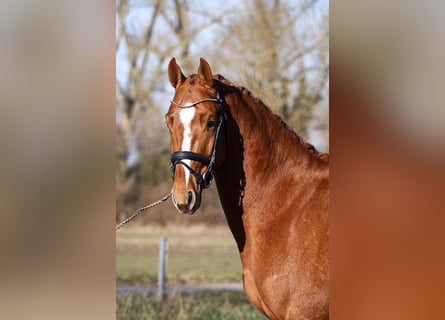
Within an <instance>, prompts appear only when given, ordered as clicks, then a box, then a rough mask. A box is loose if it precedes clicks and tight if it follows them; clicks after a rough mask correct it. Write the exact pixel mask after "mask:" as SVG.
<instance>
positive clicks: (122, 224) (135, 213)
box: [116, 192, 172, 231]
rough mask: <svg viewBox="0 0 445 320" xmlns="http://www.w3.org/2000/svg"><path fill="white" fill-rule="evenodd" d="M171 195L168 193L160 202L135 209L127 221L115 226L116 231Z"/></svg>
mask: <svg viewBox="0 0 445 320" xmlns="http://www.w3.org/2000/svg"><path fill="white" fill-rule="evenodd" d="M171 195H172V193H171V192H170V193H169V194H168V195H166V196H165V197H164V198H162V199H161V200H158V201H156V202H153V203H152V204H149V205H146V206H145V207H142V208H139V209H137V210H136V211H135V212H133V214H132V215H131V216H129V217H128V218H127V219H125V220H124V221H122V222H121V223H119V224H117V225H116V231H117V230H119V229H121V228H122V227H123V226H125V225H126V224H127V223H129V222H130V221H131V220H133V219H134V218H136V217H137V216H138V215H139V214H140V213H141V212H142V211H145V210H147V209H150V208H153V207H156V206H158V205H160V204H161V203H162V202H164V201H165V200H167V199H168V198H170V196H171Z"/></svg>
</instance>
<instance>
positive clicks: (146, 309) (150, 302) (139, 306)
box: [116, 291, 266, 320]
mask: <svg viewBox="0 0 445 320" xmlns="http://www.w3.org/2000/svg"><path fill="white" fill-rule="evenodd" d="M116 319H117V320H120V319H122V320H124V319H125V320H136V319H137V320H148V319H159V320H163V319H165V320H167V319H168V320H171V319H175V320H189V319H190V320H191V319H193V320H201V319H202V320H229V319H230V320H232V319H240V320H241V319H243V320H256V319H261V320H264V319H266V318H265V317H264V316H263V315H262V314H261V313H260V312H259V311H257V310H256V309H255V308H254V307H253V306H251V305H250V304H249V302H248V301H247V299H246V296H245V295H244V293H243V292H229V291H220V292H200V293H194V294H193V295H190V294H181V295H179V294H172V295H169V296H168V297H167V299H166V301H165V302H164V303H163V304H162V306H159V304H158V303H157V301H156V298H155V296H153V295H144V294H135V295H118V297H117V311H116Z"/></svg>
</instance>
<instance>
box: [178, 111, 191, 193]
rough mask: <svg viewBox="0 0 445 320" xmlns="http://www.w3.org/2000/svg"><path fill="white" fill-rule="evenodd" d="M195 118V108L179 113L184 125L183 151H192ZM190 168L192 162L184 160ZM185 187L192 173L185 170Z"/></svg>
mask: <svg viewBox="0 0 445 320" xmlns="http://www.w3.org/2000/svg"><path fill="white" fill-rule="evenodd" d="M190 104H191V103H186V104H185V106H188V105H190ZM194 116H195V108H186V109H181V111H180V112H179V119H180V120H181V123H182V125H183V126H184V136H183V137H182V147H181V148H182V149H181V150H182V151H192V150H191V149H192V131H191V124H192V120H193V117H194ZM183 161H184V162H185V163H186V164H187V165H188V166H190V160H183ZM184 171H185V185H186V186H187V184H188V182H189V178H190V171H189V170H188V169H187V168H185V166H184Z"/></svg>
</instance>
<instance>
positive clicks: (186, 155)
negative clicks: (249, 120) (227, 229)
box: [170, 89, 226, 190]
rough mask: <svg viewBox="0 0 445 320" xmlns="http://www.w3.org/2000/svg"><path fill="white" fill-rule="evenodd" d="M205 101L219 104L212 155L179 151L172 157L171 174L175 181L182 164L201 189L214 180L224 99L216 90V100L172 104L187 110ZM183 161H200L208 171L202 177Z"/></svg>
mask: <svg viewBox="0 0 445 320" xmlns="http://www.w3.org/2000/svg"><path fill="white" fill-rule="evenodd" d="M205 101H212V102H216V103H217V104H218V125H217V127H216V132H215V141H214V142H213V148H212V154H211V155H210V158H208V157H206V156H203V155H202V154H199V153H196V152H191V151H178V152H174V153H172V154H171V156H170V173H171V177H172V179H173V180H174V179H175V168H176V165H177V164H182V165H183V166H184V167H186V168H187V169H188V170H189V171H190V172H191V173H192V174H193V175H194V176H195V178H196V182H197V184H198V185H199V186H200V189H201V190H202V189H207V188H208V187H210V185H211V184H212V178H213V165H214V164H215V159H216V147H217V145H218V141H219V137H220V133H221V127H222V125H223V122H224V119H226V114H225V112H224V110H223V107H222V102H223V101H222V99H221V97H220V95H219V90H218V89H217V90H216V98H205V99H200V100H198V101H195V102H193V103H191V104H187V105H182V104H179V103H177V102H175V101H174V100H171V103H173V104H174V105H175V106H177V107H179V108H182V109H186V108H192V107H194V106H196V105H197V104H199V103H201V102H205ZM183 160H192V161H198V162H201V163H202V164H204V165H205V166H207V169H206V170H205V171H204V173H203V174H202V175H201V174H200V173H199V172H197V171H195V170H194V169H192V168H191V167H190V166H189V165H188V164H187V163H185V162H184V161H183Z"/></svg>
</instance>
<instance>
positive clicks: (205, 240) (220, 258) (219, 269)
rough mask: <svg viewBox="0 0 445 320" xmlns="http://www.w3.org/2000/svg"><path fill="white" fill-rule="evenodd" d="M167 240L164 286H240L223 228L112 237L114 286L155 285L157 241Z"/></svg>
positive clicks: (142, 230)
mask: <svg viewBox="0 0 445 320" xmlns="http://www.w3.org/2000/svg"><path fill="white" fill-rule="evenodd" d="M162 235H165V236H167V238H168V256H167V270H166V273H167V283H168V284H185V283H187V284H192V283H218V282H241V263H240V259H239V254H238V250H237V248H236V244H235V240H234V239H233V236H232V234H231V233H230V231H229V230H228V228H226V227H216V228H215V227H211V228H210V227H205V226H193V227H190V228H178V227H169V228H165V229H161V228H159V227H132V228H127V229H122V230H120V231H119V232H117V234H116V251H117V252H116V281H117V284H118V285H119V284H155V283H156V280H157V268H158V254H159V238H160V237H161V236H162Z"/></svg>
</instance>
